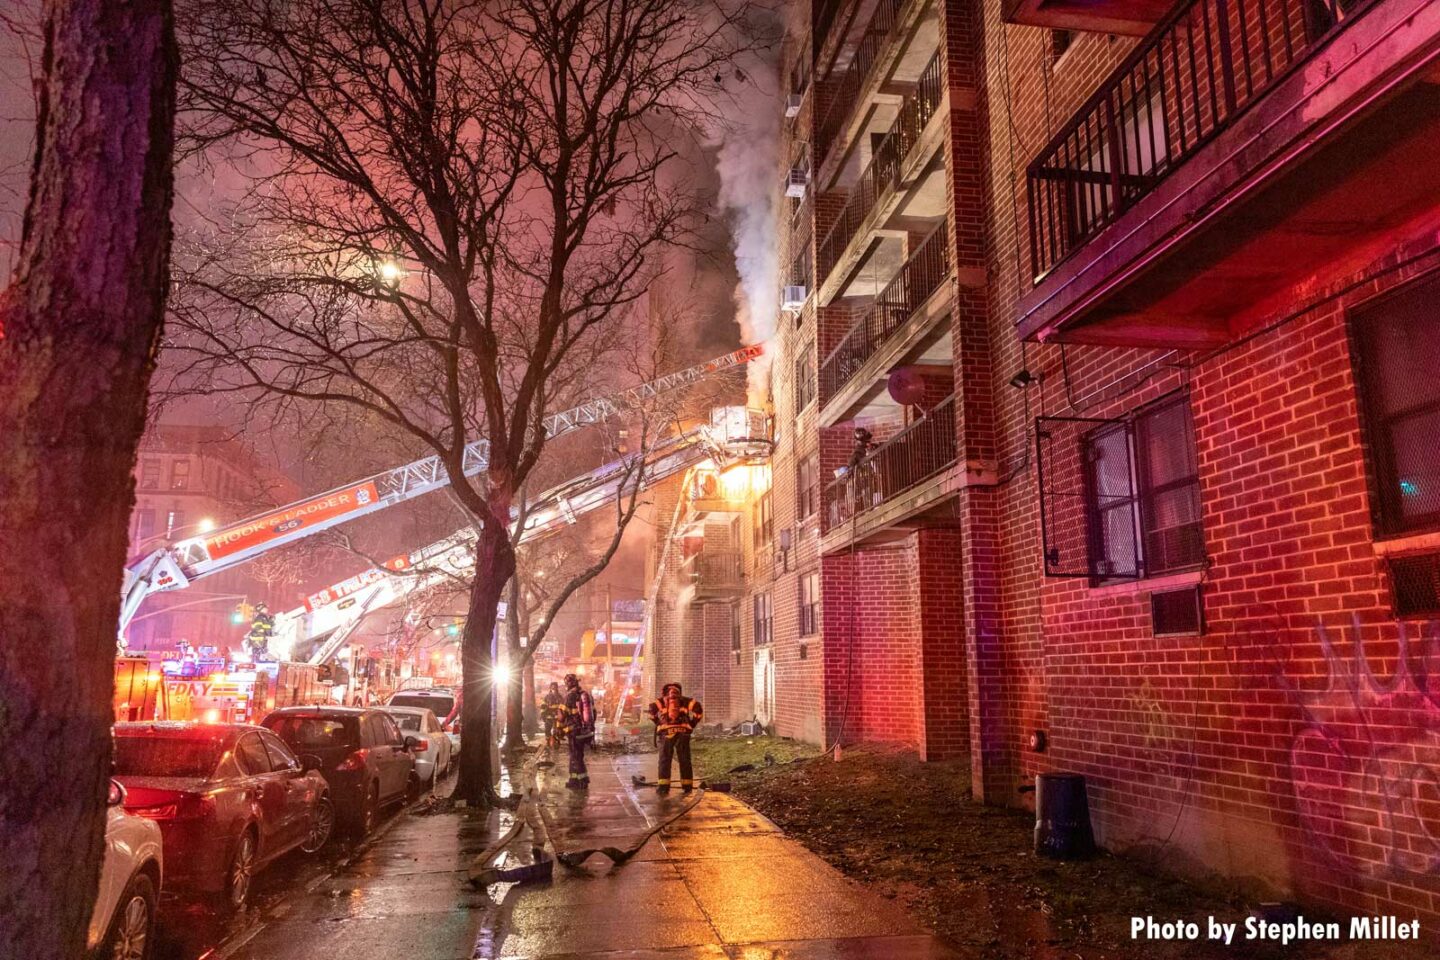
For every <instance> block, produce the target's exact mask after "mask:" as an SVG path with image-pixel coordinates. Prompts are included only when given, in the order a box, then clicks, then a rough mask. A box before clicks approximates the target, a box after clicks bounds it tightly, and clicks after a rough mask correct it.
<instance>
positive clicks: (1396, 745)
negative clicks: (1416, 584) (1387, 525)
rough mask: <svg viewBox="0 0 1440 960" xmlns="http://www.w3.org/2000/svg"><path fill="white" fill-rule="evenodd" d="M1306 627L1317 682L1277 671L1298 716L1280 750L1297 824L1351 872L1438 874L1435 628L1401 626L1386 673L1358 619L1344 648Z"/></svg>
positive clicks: (1438, 644) (1439, 691) (1439, 698)
mask: <svg viewBox="0 0 1440 960" xmlns="http://www.w3.org/2000/svg"><path fill="white" fill-rule="evenodd" d="M1372 630H1373V628H1372ZM1316 631H1317V633H1318V639H1319V642H1320V648H1321V651H1322V653H1323V658H1324V662H1325V666H1326V668H1327V676H1326V677H1325V680H1324V682H1323V685H1320V686H1318V687H1317V686H1313V685H1301V684H1299V683H1296V682H1295V681H1293V680H1292V679H1290V678H1289V677H1288V676H1287V675H1286V673H1285V672H1284V671H1277V676H1278V677H1279V679H1280V680H1281V681H1282V685H1283V686H1284V687H1286V688H1288V690H1289V692H1290V694H1291V696H1292V697H1293V698H1294V699H1295V702H1296V703H1297V705H1298V706H1299V707H1300V710H1301V714H1302V720H1301V723H1300V726H1299V729H1298V732H1297V733H1296V735H1295V737H1294V739H1293V740H1292V741H1291V743H1290V747H1289V765H1290V775H1291V778H1292V782H1293V785H1294V792H1295V804H1296V812H1297V814H1298V816H1299V819H1300V823H1301V826H1302V827H1303V828H1304V829H1305V831H1306V833H1307V834H1308V835H1309V836H1310V837H1311V838H1312V840H1313V841H1314V842H1315V843H1317V844H1318V845H1319V847H1320V849H1322V850H1323V851H1324V853H1325V854H1326V855H1327V856H1328V857H1329V858H1330V859H1331V860H1332V861H1334V862H1336V863H1337V864H1339V865H1341V866H1343V867H1345V868H1347V869H1349V870H1351V871H1353V872H1355V873H1359V874H1364V875H1369V876H1376V877H1380V876H1391V877H1394V876H1403V875H1424V874H1437V873H1440V669H1436V670H1433V672H1432V667H1440V629H1437V625H1436V624H1434V623H1432V624H1427V625H1426V627H1424V628H1418V629H1417V628H1415V627H1413V626H1407V625H1406V624H1404V623H1401V624H1400V625H1399V628H1398V641H1397V643H1396V645H1395V646H1394V647H1391V646H1390V645H1389V644H1387V649H1392V650H1393V651H1394V655H1393V660H1394V665H1393V668H1392V669H1391V670H1390V671H1388V675H1387V672H1386V671H1383V670H1380V671H1377V669H1376V667H1375V665H1374V664H1372V662H1371V659H1372V657H1376V658H1377V659H1378V657H1377V655H1376V654H1375V653H1374V652H1373V651H1372V652H1371V653H1369V654H1367V651H1366V641H1365V636H1366V634H1365V631H1364V629H1362V626H1361V623H1360V620H1359V618H1358V617H1356V618H1353V619H1352V622H1351V626H1350V631H1349V632H1350V633H1351V634H1352V636H1351V637H1350V638H1349V642H1348V644H1347V643H1345V642H1344V637H1343V636H1339V637H1332V635H1331V631H1330V630H1328V629H1327V628H1326V627H1325V626H1324V625H1323V624H1319V625H1317V627H1316ZM1344 632H1345V631H1338V633H1341V634H1343V633H1344ZM1432 677H1433V678H1434V680H1435V681H1436V682H1435V683H1434V684H1433V685H1432Z"/></svg>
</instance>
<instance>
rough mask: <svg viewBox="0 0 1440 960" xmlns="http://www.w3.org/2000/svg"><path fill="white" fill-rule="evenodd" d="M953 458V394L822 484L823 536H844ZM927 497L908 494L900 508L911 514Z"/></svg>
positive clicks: (891, 518) (938, 473) (935, 474)
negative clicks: (838, 474)
mask: <svg viewBox="0 0 1440 960" xmlns="http://www.w3.org/2000/svg"><path fill="white" fill-rule="evenodd" d="M954 463H955V398H954V396H953V395H952V396H950V397H947V398H946V399H944V400H942V401H941V402H940V403H938V404H936V405H935V407H934V408H933V409H932V410H931V411H930V412H929V413H928V414H926V415H925V417H924V418H923V419H921V420H917V421H916V422H914V423H912V424H910V425H909V426H908V427H906V428H905V429H904V430H902V431H900V432H899V433H898V434H896V435H895V436H893V437H891V438H890V439H889V440H886V441H885V442H884V443H882V444H881V445H880V446H879V447H878V448H876V449H875V450H874V451H873V452H871V454H870V455H869V456H868V457H866V458H865V459H864V460H862V461H861V462H860V463H859V465H858V466H856V467H855V468H853V469H851V470H849V471H848V472H847V473H846V474H845V475H844V476H842V477H839V478H837V479H835V480H832V481H831V482H830V483H829V484H827V485H826V486H825V494H824V496H825V500H824V517H825V531H826V539H827V541H833V540H835V539H836V538H835V537H831V536H830V535H831V534H837V535H840V536H843V535H844V532H845V531H846V530H847V529H848V528H850V527H852V526H854V525H856V522H857V521H861V520H863V519H864V518H866V516H867V515H868V514H872V513H874V514H881V513H885V511H884V510H883V509H882V508H884V507H885V506H886V505H889V504H892V503H894V502H896V501H897V500H899V499H901V498H902V497H903V495H904V494H905V493H906V492H907V491H910V490H912V489H915V488H917V487H919V486H921V485H922V484H924V482H925V481H926V480H929V479H931V478H934V477H938V476H941V475H942V474H944V473H945V472H946V471H947V468H949V467H950V466H951V465H952V464H954ZM936 492H937V494H938V493H939V491H938V490H937V491H936ZM932 502H933V501H931V500H929V499H927V498H919V499H916V500H915V501H914V502H909V500H908V498H907V503H906V504H905V506H906V508H907V509H906V511H905V512H906V513H907V514H913V513H915V511H916V510H917V509H920V508H922V507H928V506H930V505H931V504H932ZM885 519H886V522H887V523H890V522H898V521H899V520H900V519H902V518H901V517H898V516H888V515H887V516H886V518H885ZM869 526H871V525H867V529H868V527H869ZM856 532H857V534H858V533H859V532H860V531H858V530H857V531H856Z"/></svg>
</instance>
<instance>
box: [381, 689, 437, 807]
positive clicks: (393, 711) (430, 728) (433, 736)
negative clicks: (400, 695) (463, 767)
mask: <svg viewBox="0 0 1440 960" xmlns="http://www.w3.org/2000/svg"><path fill="white" fill-rule="evenodd" d="M384 710H385V712H386V713H388V714H390V716H392V717H394V718H395V722H396V723H398V724H399V725H400V732H401V733H403V734H404V735H405V736H407V737H419V738H420V740H421V742H422V743H424V745H425V746H424V748H423V749H418V750H412V751H411V754H410V755H411V756H413V757H414V758H415V776H416V777H418V778H419V780H420V783H421V784H422V785H424V786H425V787H434V785H435V783H436V781H437V778H439V777H443V776H445V774H447V773H449V772H450V761H451V754H452V749H451V744H450V738H449V737H447V736H446V735H445V731H444V730H443V729H441V727H440V721H439V719H438V718H436V716H435V712H434V711H433V710H430V709H429V708H427V707H400V706H389V707H385V708H384Z"/></svg>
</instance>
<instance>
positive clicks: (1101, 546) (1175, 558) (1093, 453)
mask: <svg viewBox="0 0 1440 960" xmlns="http://www.w3.org/2000/svg"><path fill="white" fill-rule="evenodd" d="M1083 447H1084V449H1083V458H1084V462H1085V487H1086V506H1087V509H1086V520H1087V526H1088V540H1089V557H1090V569H1089V573H1090V575H1091V577H1093V578H1095V579H1098V580H1109V579H1128V578H1133V577H1141V576H1155V575H1157V574H1162V573H1169V572H1171V571H1174V570H1183V569H1187V568H1190V567H1194V566H1197V565H1199V564H1201V563H1203V562H1204V560H1205V542H1204V537H1203V535H1202V529H1201V519H1200V479H1199V476H1198V468H1197V465H1196V458H1195V430H1194V425H1193V423H1192V422H1191V419H1190V406H1189V403H1188V402H1187V401H1186V399H1185V398H1184V397H1183V396H1179V397H1175V398H1173V399H1166V400H1162V401H1160V402H1158V403H1156V404H1153V405H1151V406H1149V407H1147V408H1145V409H1143V410H1141V411H1139V412H1138V413H1137V414H1136V415H1135V416H1134V417H1133V418H1131V419H1130V420H1122V421H1116V422H1112V423H1107V424H1105V425H1103V426H1101V427H1098V428H1096V429H1094V430H1092V431H1091V432H1090V433H1089V434H1088V435H1087V436H1086V437H1085V439H1084V442H1083Z"/></svg>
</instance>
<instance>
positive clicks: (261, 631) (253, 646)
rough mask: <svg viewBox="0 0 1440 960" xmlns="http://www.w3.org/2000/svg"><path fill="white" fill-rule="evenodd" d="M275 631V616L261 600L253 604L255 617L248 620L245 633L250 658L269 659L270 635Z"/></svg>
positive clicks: (257, 659)
mask: <svg viewBox="0 0 1440 960" xmlns="http://www.w3.org/2000/svg"><path fill="white" fill-rule="evenodd" d="M274 633H275V617H274V616H272V615H271V613H270V608H269V607H268V606H266V605H265V603H264V602H263V601H262V602H260V603H257V604H255V617H254V619H253V620H251V621H250V632H249V633H248V634H246V635H245V643H246V646H248V647H249V648H250V657H251V659H252V660H256V661H259V660H261V659H269V657H270V637H271V636H273V635H274Z"/></svg>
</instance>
